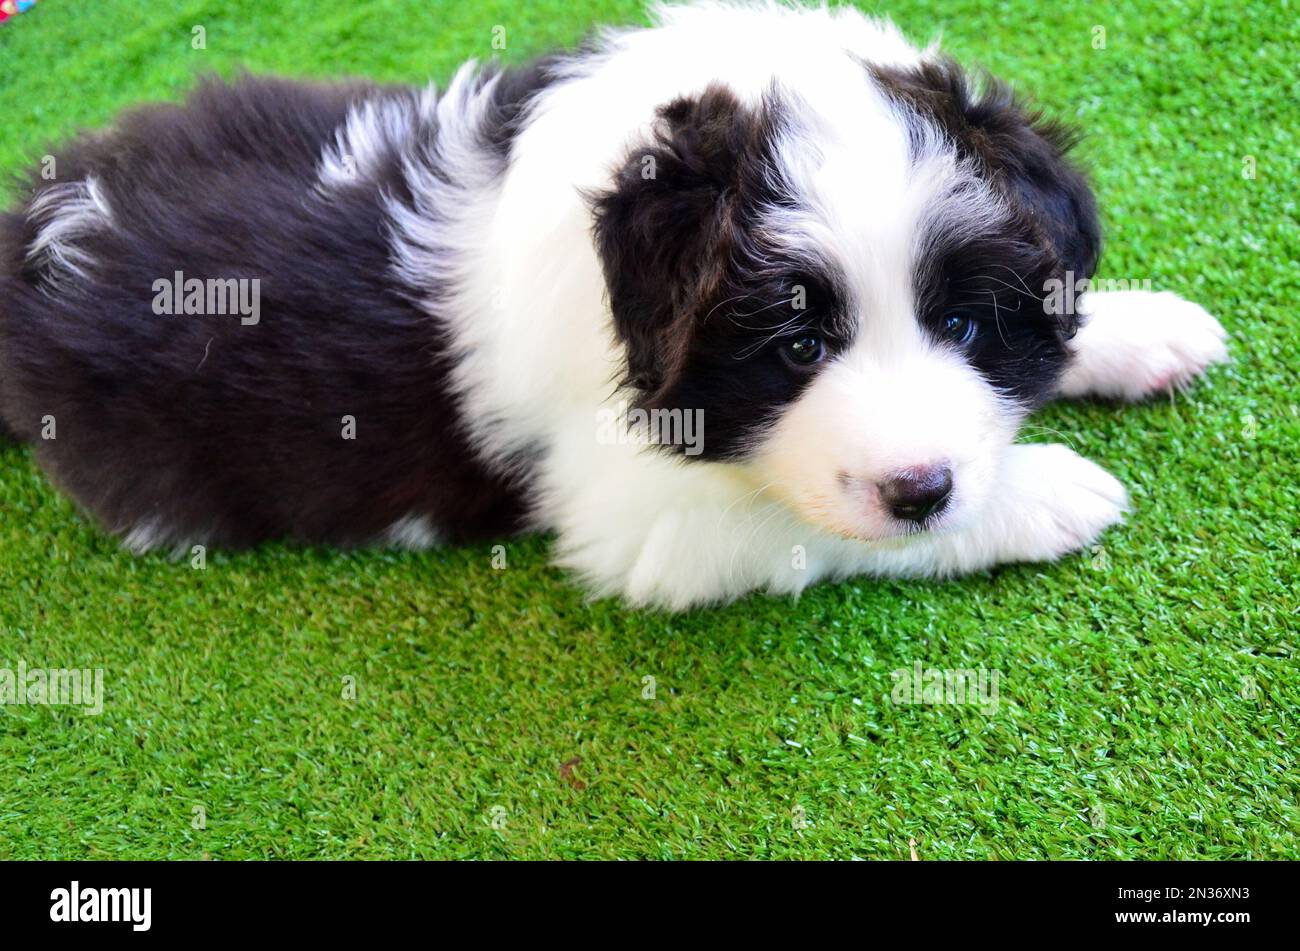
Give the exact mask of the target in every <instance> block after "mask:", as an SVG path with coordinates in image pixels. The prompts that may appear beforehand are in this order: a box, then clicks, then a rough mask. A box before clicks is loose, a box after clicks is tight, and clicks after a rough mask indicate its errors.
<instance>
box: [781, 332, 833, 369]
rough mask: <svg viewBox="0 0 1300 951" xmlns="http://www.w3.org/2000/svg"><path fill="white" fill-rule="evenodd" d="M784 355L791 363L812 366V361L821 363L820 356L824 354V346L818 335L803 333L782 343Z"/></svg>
mask: <svg viewBox="0 0 1300 951" xmlns="http://www.w3.org/2000/svg"><path fill="white" fill-rule="evenodd" d="M784 352H785V357H786V359H787V360H789V361H790V362H791V363H793V364H796V365H798V366H801V367H808V366H812V365H813V364H814V363H821V361H822V357H824V356H825V355H826V347H825V346H824V345H823V344H822V341H821V338H820V337H815V336H813V335H812V334H804V335H803V336H802V337H795V338H794V339H793V340H790V341H787V342H786V343H785V345H784Z"/></svg>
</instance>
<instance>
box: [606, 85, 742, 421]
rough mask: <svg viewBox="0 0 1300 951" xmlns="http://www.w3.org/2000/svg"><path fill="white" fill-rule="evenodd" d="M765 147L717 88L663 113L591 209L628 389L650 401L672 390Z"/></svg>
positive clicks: (729, 247)
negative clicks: (743, 187) (748, 173)
mask: <svg viewBox="0 0 1300 951" xmlns="http://www.w3.org/2000/svg"><path fill="white" fill-rule="evenodd" d="M760 139H761V132H760V129H759V127H758V123H757V122H756V121H755V119H754V118H753V117H752V116H751V115H750V114H749V113H748V111H747V110H745V109H744V108H743V107H742V106H741V104H740V103H739V102H738V101H737V100H736V98H735V96H734V95H733V94H732V93H731V92H730V91H728V90H727V89H726V88H724V87H722V86H717V85H714V86H710V87H709V88H708V89H706V90H705V91H704V92H703V93H702V94H701V95H699V96H697V97H690V98H682V99H677V100H675V101H673V102H671V103H669V104H668V105H666V106H663V107H661V108H660V110H659V118H658V124H657V127H656V129H655V132H654V136H653V139H652V140H651V141H650V142H649V143H647V144H646V145H645V146H644V147H643V148H638V149H633V151H632V152H631V154H630V155H629V157H628V159H627V161H626V163H625V164H624V165H623V167H622V168H621V169H619V170H618V172H617V174H616V175H615V177H614V182H613V185H612V187H611V188H609V189H608V190H606V191H604V192H602V193H600V194H598V195H595V196H594V197H593V199H592V209H593V213H594V221H595V241H596V248H597V251H598V252H599V254H600V259H601V264H602V267H603V268H604V272H605V283H606V287H607V289H608V292H609V302H610V309H611V311H612V313H613V319H614V329H615V332H616V333H617V335H618V338H619V340H620V341H621V342H622V343H623V344H624V345H625V346H626V347H627V357H628V372H627V378H626V379H625V380H624V381H623V382H624V383H627V384H630V385H632V386H633V387H635V388H636V389H637V390H639V391H640V392H641V394H642V397H643V398H644V399H647V400H649V399H652V398H653V395H654V394H655V393H657V392H662V391H663V390H664V389H665V388H667V387H668V386H669V385H670V383H671V381H672V379H673V376H674V374H675V373H676V371H678V370H679V369H680V368H681V365H682V363H683V362H684V360H685V358H686V354H687V351H688V348H689V345H690V341H691V331H692V327H693V325H694V322H695V318H696V316H697V314H698V312H699V309H700V307H701V306H702V304H703V303H704V302H705V301H707V300H708V299H710V297H711V296H713V295H714V294H715V293H716V291H717V289H718V287H719V285H720V283H721V281H722V279H723V276H724V273H725V269H726V265H727V262H728V261H729V259H730V256H731V252H732V249H733V247H734V244H735V241H736V239H737V234H736V224H735V223H736V221H737V214H738V205H739V203H740V201H741V195H740V187H739V186H740V182H741V180H742V178H743V177H744V175H745V169H746V167H747V165H749V163H751V162H752V161H753V160H754V158H755V156H756V153H757V150H758V148H759V144H760V142H759V140H760Z"/></svg>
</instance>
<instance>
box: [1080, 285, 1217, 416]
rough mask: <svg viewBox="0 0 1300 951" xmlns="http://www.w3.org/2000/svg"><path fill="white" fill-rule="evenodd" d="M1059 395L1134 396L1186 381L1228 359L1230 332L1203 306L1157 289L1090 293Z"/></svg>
mask: <svg viewBox="0 0 1300 951" xmlns="http://www.w3.org/2000/svg"><path fill="white" fill-rule="evenodd" d="M1081 310H1082V311H1083V312H1084V314H1085V315H1086V316H1085V318H1084V324H1083V327H1082V329H1080V331H1079V333H1078V335H1077V336H1076V337H1075V338H1074V340H1073V341H1071V349H1072V350H1073V351H1074V352H1075V359H1074V362H1073V364H1072V365H1071V366H1070V368H1069V369H1068V370H1067V371H1066V374H1065V377H1064V378H1063V380H1062V382H1061V394H1062V395H1063V396H1103V397H1110V398H1118V399H1125V400H1140V399H1143V398H1145V397H1148V396H1151V395H1153V394H1157V393H1164V392H1169V391H1172V390H1176V389H1181V388H1184V387H1186V386H1188V385H1189V384H1190V383H1191V382H1192V381H1193V380H1195V379H1196V378H1197V377H1199V376H1200V375H1201V374H1202V373H1204V372H1205V370H1206V368H1207V367H1209V366H1210V365H1211V364H1214V363H1223V362H1225V361H1226V360H1227V359H1228V349H1227V347H1226V346H1225V345H1224V341H1225V340H1227V338H1228V334H1227V332H1226V331H1225V330H1224V329H1223V327H1222V326H1221V325H1220V324H1219V322H1218V321H1217V320H1215V319H1214V317H1212V316H1211V315H1210V314H1209V313H1208V312H1207V311H1206V310H1205V308H1203V307H1201V306H1200V305H1199V304H1194V303H1192V302H1191V301H1188V300H1183V298H1181V297H1179V296H1178V295H1177V294H1173V293H1170V292H1169V291H1163V292H1161V293H1158V294H1152V293H1149V292H1145V291H1115V292H1108V293H1096V294H1088V295H1087V296H1085V297H1084V299H1083V301H1082V302H1081Z"/></svg>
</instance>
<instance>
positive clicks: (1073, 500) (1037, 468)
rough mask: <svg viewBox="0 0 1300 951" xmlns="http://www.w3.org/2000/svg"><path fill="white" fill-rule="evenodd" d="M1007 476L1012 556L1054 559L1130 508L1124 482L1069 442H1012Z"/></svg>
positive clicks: (1005, 505) (1005, 514) (1003, 493)
mask: <svg viewBox="0 0 1300 951" xmlns="http://www.w3.org/2000/svg"><path fill="white" fill-rule="evenodd" d="M1004 479H1005V481H1004V485H1003V487H1002V489H1000V490H999V495H1000V497H1001V499H1002V501H1001V503H1000V505H999V509H1000V515H1001V517H1002V520H1003V531H1004V532H1005V538H1006V544H1007V547H1008V549H1009V550H1008V551H1007V552H1006V553H1005V555H1006V560H1012V561H1051V560H1054V559H1056V558H1060V557H1061V556H1062V555H1065V554H1068V553H1069V552H1072V551H1078V550H1080V549H1083V548H1086V547H1088V546H1089V545H1091V544H1092V543H1093V542H1094V541H1096V540H1097V536H1098V535H1100V534H1101V533H1102V531H1104V530H1105V529H1106V528H1108V527H1110V526H1111V525H1114V524H1116V523H1117V522H1119V521H1121V520H1122V519H1123V517H1124V513H1125V512H1126V511H1128V493H1127V492H1125V491H1124V486H1122V485H1120V484H1119V481H1118V480H1117V479H1116V478H1115V477H1114V476H1112V475H1111V474H1110V473H1109V472H1107V471H1106V470H1105V469H1103V468H1102V467H1101V466H1099V465H1097V464H1096V463H1095V462H1091V461H1089V460H1087V459H1085V458H1083V457H1082V456H1080V455H1079V454H1078V453H1076V452H1075V451H1074V450H1073V449H1070V448H1068V447H1066V446H1062V445H1057V444H1048V445H1040V444H1033V445H1018V446H1013V447H1011V450H1010V454H1009V455H1008V457H1007V469H1006V472H1005V477H1004Z"/></svg>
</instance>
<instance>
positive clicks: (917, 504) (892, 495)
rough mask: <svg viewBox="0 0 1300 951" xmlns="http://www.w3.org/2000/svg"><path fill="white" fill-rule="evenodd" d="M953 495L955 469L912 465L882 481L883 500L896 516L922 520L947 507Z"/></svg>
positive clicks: (881, 493) (909, 519) (941, 466)
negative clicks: (953, 471)
mask: <svg viewBox="0 0 1300 951" xmlns="http://www.w3.org/2000/svg"><path fill="white" fill-rule="evenodd" d="M950 495H952V469H950V468H949V467H948V466H946V465H937V466H912V468H910V469H904V470H903V471H902V472H900V473H899V474H898V475H896V476H894V477H893V478H892V479H887V480H885V481H884V482H882V483H880V500H881V501H882V502H884V503H885V508H887V509H889V511H890V513H891V514H892V515H893V516H894V517H895V518H902V519H906V520H908V521H909V522H921V521H924V520H925V519H927V518H929V517H930V516H931V515H935V514H937V513H939V512H941V511H943V507H944V506H945V505H947V504H948V497H949V496H950Z"/></svg>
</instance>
